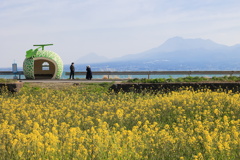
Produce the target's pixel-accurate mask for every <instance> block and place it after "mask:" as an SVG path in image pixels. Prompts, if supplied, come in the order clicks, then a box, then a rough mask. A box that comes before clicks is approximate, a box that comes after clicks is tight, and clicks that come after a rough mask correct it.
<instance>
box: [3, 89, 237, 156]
mask: <svg viewBox="0 0 240 160" xmlns="http://www.w3.org/2000/svg"><path fill="white" fill-rule="evenodd" d="M0 102H1V103H0V129H1V130H0V155H1V156H0V159H4V160H5V159H14V160H15V159H16V160H18V159H29V160H31V159H41V160H43V159H44V160H45V159H49V160H50V159H64V160H65V159H76V160H77V159H81V160H82V159H83V160H84V159H86V160H90V159H99V160H102V159H116V160H125V159H129V160H130V159H131V160H132V159H133V160H134V159H156V160H159V159H165V160H173V159H181V160H184V159H194V160H203V159H215V160H226V159H240V137H239V130H240V95H239V94H238V93H231V92H228V93H226V92H223V91H216V92H213V91H209V90H199V91H192V90H181V91H175V92H171V93H165V94H162V93H155V94H153V93H146V92H145V93H144V94H143V93H142V94H141V93H133V92H130V93H122V92H120V93H113V92H111V91H107V90H106V87H104V86H101V85H92V86H85V87H83V86H81V85H79V86H68V87H67V88H61V89H51V88H41V87H39V88H38V87H29V86H25V87H23V88H22V89H21V91H20V92H19V93H16V94H10V93H5V92H4V93H2V94H1V95H0Z"/></svg>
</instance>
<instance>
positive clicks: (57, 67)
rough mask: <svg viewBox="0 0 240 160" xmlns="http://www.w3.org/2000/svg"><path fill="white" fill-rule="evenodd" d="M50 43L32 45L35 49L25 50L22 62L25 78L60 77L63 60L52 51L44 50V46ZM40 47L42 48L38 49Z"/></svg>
mask: <svg viewBox="0 0 240 160" xmlns="http://www.w3.org/2000/svg"><path fill="white" fill-rule="evenodd" d="M49 45H52V44H41V45H33V46H39V47H38V48H36V49H34V50H33V49H30V50H28V51H26V58H25V60H24V62H23V72H24V75H25V77H26V79H60V78H61V76H62V72H63V61H62V59H61V58H60V57H59V55H57V54H56V53H55V52H53V51H48V50H44V46H49ZM40 48H42V50H39V49H40Z"/></svg>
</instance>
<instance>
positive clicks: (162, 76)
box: [0, 68, 240, 79]
mask: <svg viewBox="0 0 240 160" xmlns="http://www.w3.org/2000/svg"><path fill="white" fill-rule="evenodd" d="M0 71H12V68H0ZM18 71H21V69H19V70H18ZM65 72H68V70H66V69H65V71H64V72H63V74H62V77H61V79H68V78H69V76H68V75H65ZM16 76H17V78H19V77H18V75H16ZM106 76H107V75H106ZM106 76H104V75H93V79H104V78H106ZM187 76H188V75H151V76H150V78H151V79H154V78H179V77H187ZM191 76H192V77H194V76H198V77H213V76H215V77H222V76H225V75H191ZM234 76H240V75H234ZM85 77H86V76H85V75H75V79H85ZM0 78H4V79H14V78H15V75H0ZM109 78H110V79H134V78H139V79H141V78H146V79H147V78H148V76H147V75H118V76H115V75H113V76H109ZM21 79H25V76H24V75H21Z"/></svg>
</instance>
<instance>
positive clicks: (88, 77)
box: [69, 63, 92, 80]
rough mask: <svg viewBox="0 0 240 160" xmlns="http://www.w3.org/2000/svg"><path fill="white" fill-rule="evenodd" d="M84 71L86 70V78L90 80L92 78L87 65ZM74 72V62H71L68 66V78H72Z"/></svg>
mask: <svg viewBox="0 0 240 160" xmlns="http://www.w3.org/2000/svg"><path fill="white" fill-rule="evenodd" d="M86 71H87V73H86V79H87V80H91V79H92V71H91V67H90V66H87V67H86ZM74 72H75V67H74V63H72V64H71V66H70V77H69V79H74Z"/></svg>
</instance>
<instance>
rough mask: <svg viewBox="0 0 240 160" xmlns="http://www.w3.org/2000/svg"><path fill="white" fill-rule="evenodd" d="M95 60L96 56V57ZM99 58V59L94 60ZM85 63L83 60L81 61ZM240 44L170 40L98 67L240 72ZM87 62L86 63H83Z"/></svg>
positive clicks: (199, 40) (178, 38) (177, 38)
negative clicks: (229, 44)
mask: <svg viewBox="0 0 240 160" xmlns="http://www.w3.org/2000/svg"><path fill="white" fill-rule="evenodd" d="M92 58H94V57H92ZM94 59H99V58H96V57H95V58H94ZM81 60H82V59H81ZM239 60H240V44H237V45H234V46H226V45H222V44H218V43H215V42H213V41H211V40H205V39H200V38H196V39H184V38H181V37H174V38H170V39H168V40H167V41H165V42H164V43H163V44H161V45H160V46H158V47H156V48H152V49H150V50H147V51H144V52H142V53H136V54H130V55H125V56H122V57H120V58H115V59H111V60H109V61H108V62H106V61H105V63H98V64H96V65H95V66H99V67H97V68H99V69H101V68H104V67H106V66H107V67H108V69H111V70H126V71H127V70H239V69H240V62H239ZM82 61H83V60H82Z"/></svg>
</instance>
